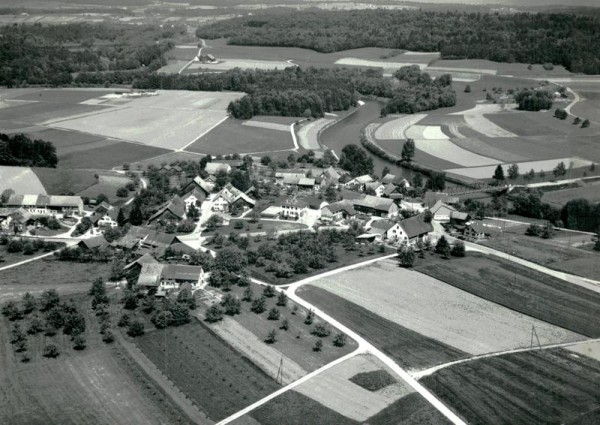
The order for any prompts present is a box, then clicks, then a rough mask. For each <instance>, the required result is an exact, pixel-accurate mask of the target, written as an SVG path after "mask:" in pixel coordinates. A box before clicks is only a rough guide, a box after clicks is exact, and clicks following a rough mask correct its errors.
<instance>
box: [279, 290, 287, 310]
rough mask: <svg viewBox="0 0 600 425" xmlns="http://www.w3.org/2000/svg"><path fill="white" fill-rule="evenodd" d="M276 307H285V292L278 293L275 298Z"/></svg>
mask: <svg viewBox="0 0 600 425" xmlns="http://www.w3.org/2000/svg"><path fill="white" fill-rule="evenodd" d="M277 305H278V306H279V307H285V306H286V305H287V295H286V294H285V292H280V293H279V295H278V296H277Z"/></svg>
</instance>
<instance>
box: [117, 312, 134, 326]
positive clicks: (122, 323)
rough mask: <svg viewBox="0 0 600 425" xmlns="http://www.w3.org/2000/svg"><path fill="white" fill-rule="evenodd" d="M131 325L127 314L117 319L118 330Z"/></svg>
mask: <svg viewBox="0 0 600 425" xmlns="http://www.w3.org/2000/svg"><path fill="white" fill-rule="evenodd" d="M130 323H131V319H130V318H129V315H128V314H127V313H123V314H122V315H121V317H120V318H119V322H118V323H117V326H119V327H120V328H124V327H127V326H129V324H130Z"/></svg>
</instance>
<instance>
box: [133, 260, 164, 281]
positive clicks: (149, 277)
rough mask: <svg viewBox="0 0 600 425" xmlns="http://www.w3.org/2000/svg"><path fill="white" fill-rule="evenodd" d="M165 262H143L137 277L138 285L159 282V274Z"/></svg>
mask: <svg viewBox="0 0 600 425" xmlns="http://www.w3.org/2000/svg"><path fill="white" fill-rule="evenodd" d="M165 266H166V265H165V264H160V263H144V264H142V270H141V271H140V276H139V277H138V281H137V283H138V285H141V286H158V285H159V284H160V279H161V275H162V272H163V268H164V267H165Z"/></svg>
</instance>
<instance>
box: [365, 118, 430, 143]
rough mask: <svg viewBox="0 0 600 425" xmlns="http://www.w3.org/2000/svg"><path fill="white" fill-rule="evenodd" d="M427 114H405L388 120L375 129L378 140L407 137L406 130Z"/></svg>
mask: <svg viewBox="0 0 600 425" xmlns="http://www.w3.org/2000/svg"><path fill="white" fill-rule="evenodd" d="M426 116H427V115H426V114H413V115H405V116H403V117H400V118H396V119H394V120H392V121H388V122H386V123H384V124H382V125H381V126H379V128H378V129H377V130H375V138H376V139H378V140H397V139H406V135H405V132H406V130H407V129H408V128H409V127H411V126H413V125H415V124H416V123H418V122H419V121H421V120H422V119H424V118H425V117H426Z"/></svg>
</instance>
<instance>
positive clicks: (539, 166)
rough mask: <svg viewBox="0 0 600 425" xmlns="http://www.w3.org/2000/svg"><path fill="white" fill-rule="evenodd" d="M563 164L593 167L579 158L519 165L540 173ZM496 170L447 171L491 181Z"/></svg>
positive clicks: (523, 168) (503, 166) (520, 163)
mask: <svg viewBox="0 0 600 425" xmlns="http://www.w3.org/2000/svg"><path fill="white" fill-rule="evenodd" d="M561 162H564V163H565V165H566V166H567V168H569V167H571V168H580V167H588V166H590V165H592V161H588V160H587V159H581V158H577V157H572V158H558V159H549V160H544V161H528V162H518V163H517V165H518V166H519V170H532V169H533V170H534V171H535V172H539V171H552V170H553V169H554V168H555V167H556V166H557V165H558V164H559V163H561ZM508 167H509V164H503V165H502V168H503V169H504V173H505V175H506V174H507V173H508ZM495 170H496V167H495V166H493V165H491V166H485V167H472V168H452V169H448V170H445V171H446V172H448V173H453V174H458V175H461V176H465V177H471V178H473V179H491V178H492V176H493V175H494V171H495Z"/></svg>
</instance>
